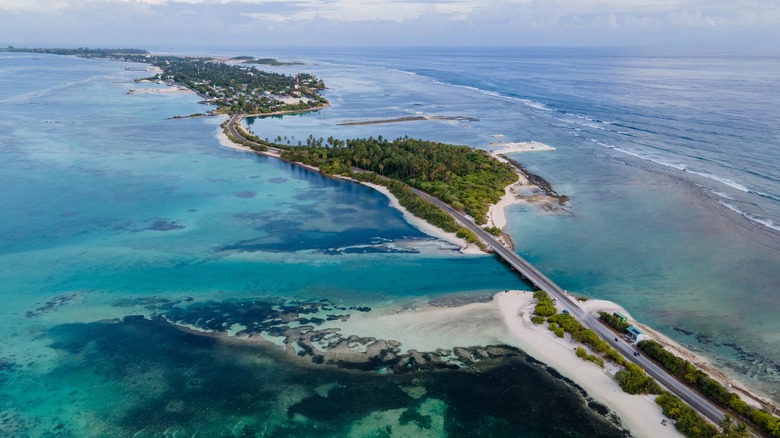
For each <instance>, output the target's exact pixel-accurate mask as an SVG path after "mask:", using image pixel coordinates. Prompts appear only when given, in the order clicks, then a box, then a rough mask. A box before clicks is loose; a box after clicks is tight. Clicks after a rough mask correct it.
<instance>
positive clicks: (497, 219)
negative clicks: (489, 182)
mask: <svg viewBox="0 0 780 438" xmlns="http://www.w3.org/2000/svg"><path fill="white" fill-rule="evenodd" d="M527 185H528V178H526V177H525V176H524V175H523V174H521V173H519V172H518V173H517V181H516V182H515V183H513V184H510V185H508V186H506V187H505V188H504V196H502V197H501V199H500V200H499V201H498V202H497V203H495V204H493V205H491V206H490V209H488V213H487V225H488V226H492V227H498V228H502V229H503V228H504V227H505V226H506V214H505V211H504V210H505V209H506V208H507V207H509V206H510V205H512V204H517V203H519V202H523V200H522V199H519V198H518V197H517V196H516V195H515V189H516V188H518V187H520V186H527Z"/></svg>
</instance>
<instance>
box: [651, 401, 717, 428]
mask: <svg viewBox="0 0 780 438" xmlns="http://www.w3.org/2000/svg"><path fill="white" fill-rule="evenodd" d="M655 402H656V403H657V404H658V405H659V406H661V409H662V410H663V414H664V416H666V417H667V418H671V419H672V420H675V424H674V427H675V428H676V429H677V430H678V431H680V433H682V434H683V435H685V436H687V437H689V438H710V437H713V436H715V435H716V434H717V433H718V431H717V429H716V428H715V426H713V425H712V424H710V423H709V422H708V421H707V420H705V419H704V418H702V417H701V415H699V414H698V413H696V411H695V410H694V409H693V408H692V407H690V406H688V405H687V404H685V402H683V401H682V400H680V399H679V398H678V397H676V396H674V395H672V394H670V393H668V392H664V393H663V394H661V395H659V396H658V398H656V399H655Z"/></svg>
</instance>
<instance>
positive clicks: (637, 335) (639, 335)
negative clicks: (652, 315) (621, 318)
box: [626, 325, 647, 342]
mask: <svg viewBox="0 0 780 438" xmlns="http://www.w3.org/2000/svg"><path fill="white" fill-rule="evenodd" d="M626 332H628V336H629V338H631V342H639V341H642V340H644V339H646V338H647V335H645V334H644V332H642V330H639V329H638V328H636V327H634V326H633V325H632V326H629V327H628V328H627V329H626Z"/></svg>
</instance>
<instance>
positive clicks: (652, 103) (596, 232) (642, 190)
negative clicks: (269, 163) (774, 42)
mask: <svg viewBox="0 0 780 438" xmlns="http://www.w3.org/2000/svg"><path fill="white" fill-rule="evenodd" d="M277 55H278V56H280V57H287V58H291V59H303V60H306V59H311V60H312V61H311V62H312V64H315V63H316V65H312V67H311V68H312V69H313V71H314V72H315V74H317V75H318V76H319V77H323V78H324V79H325V81H326V82H327V83H328V84H331V85H333V87H332V89H331V90H328V91H327V95H328V97H329V98H330V99H331V100H332V101H333V102H334V105H333V108H330V109H328V110H327V111H323V112H321V113H319V114H317V115H314V116H312V117H308V118H289V119H284V120H267V121H257V122H255V125H253V129H255V131H256V132H257V133H258V134H260V135H261V136H268V137H270V138H273V137H275V136H276V135H278V134H279V133H282V132H283V133H285V134H286V135H290V136H292V135H296V136H298V137H299V138H300V136H302V135H304V133H305V135H308V134H309V133H312V132H313V133H314V135H315V136H323V137H328V136H330V135H333V136H335V137H341V138H344V137H350V136H367V135H375V136H376V135H379V134H381V135H383V136H385V137H389V138H394V137H397V136H403V135H409V136H412V137H422V138H428V139H433V140H439V141H445V142H451V143H458V144H467V145H470V146H474V147H480V148H487V147H489V145H490V143H491V142H495V141H528V140H536V141H541V142H543V143H546V144H549V145H551V146H554V147H556V148H557V150H556V151H555V152H549V153H538V154H537V153H531V154H516V155H514V156H513V158H514V159H516V160H519V161H520V162H521V163H523V164H524V165H526V166H527V167H528V168H529V169H530V170H531V171H533V172H535V173H537V174H539V175H541V176H543V177H544V178H546V179H547V180H548V181H550V182H551V183H552V184H553V186H554V188H555V189H556V190H557V191H558V193H562V194H566V195H568V196H570V197H571V203H570V205H569V208H568V213H567V214H563V215H551V214H548V213H544V212H541V211H539V210H538V209H536V208H534V207H529V206H515V207H512V208H511V209H510V211H509V213H508V215H507V216H508V221H509V225H508V228H507V230H508V231H509V232H510V234H511V235H512V236H513V238H514V239H515V241H516V242H517V244H518V252H520V253H521V254H522V255H523V256H525V257H528V258H529V259H530V260H532V261H533V262H534V263H536V264H537V265H538V266H539V267H540V268H541V269H542V270H543V271H544V272H545V273H547V274H548V275H549V276H551V277H552V278H553V279H554V280H555V281H556V282H558V283H560V284H561V285H562V286H563V287H564V288H566V289H568V290H570V291H573V292H575V293H580V294H583V295H587V296H591V297H595V298H604V299H609V300H613V301H616V302H617V303H619V304H621V305H622V306H624V307H625V308H626V309H628V311H630V312H631V314H632V315H633V316H634V317H636V318H637V319H639V320H641V321H643V322H645V323H648V324H650V325H651V326H653V327H655V328H657V329H660V330H662V331H663V332H664V333H665V334H667V335H669V336H670V337H672V338H674V339H676V340H677V341H679V342H681V343H683V344H684V345H686V346H688V347H689V348H691V349H693V350H694V351H696V352H698V353H700V354H702V355H703V356H705V357H707V359H708V360H709V361H710V362H712V363H714V364H716V365H717V366H719V367H721V368H723V369H725V370H727V371H729V372H730V373H732V374H734V376H735V377H737V379H738V380H740V381H743V382H744V383H745V384H747V385H750V386H751V387H753V388H758V389H760V390H761V391H763V392H765V393H768V394H770V395H771V396H773V397H774V398H775V400H777V398H778V396H780V355H779V354H780V318H777V315H778V314H780V296H778V293H780V235H779V234H778V232H777V224H778V223H780V204H779V203H778V201H777V200H778V199H780V175H778V173H777V169H780V155H778V148H777V138H779V137H778V136H780V132H778V128H777V127H778V126H780V113H778V111H777V105H776V104H775V102H776V101H777V100H778V99H780V95H778V90H780V87H778V86H777V85H778V84H777V78H776V75H774V74H773V72H776V71H777V69H778V62H780V57H778V56H777V53H776V52H755V53H754V52H751V51H746V52H742V53H733V52H729V51H727V50H724V51H717V50H698V51H686V50H684V49H678V50H672V51H670V50H660V49H658V50H652V49H643V50H631V49H579V50H569V49H549V50H548V49H510V48H506V49H484V50H483V49H479V50H476V49H475V50H466V49H454V48H453V49H444V48H442V49H397V50H394V49H387V50H384V51H382V52H381V53H378V52H375V51H371V50H359V49H345V50H341V51H336V50H326V49H323V50H321V51H311V50H310V51H303V50H301V51H299V52H294V53H292V54H291V53H289V52H279V53H278V54H277ZM282 70H284V69H282ZM415 114H417V115H444V116H466V117H473V118H477V119H479V121H478V122H466V121H428V122H409V123H397V124H388V125H369V126H358V127H353V126H337V123H340V122H342V121H347V120H356V119H372V118H377V119H379V118H393V117H400V116H405V115H415ZM264 133H268V135H265V134H264ZM499 135H500V136H501V137H498V136H499Z"/></svg>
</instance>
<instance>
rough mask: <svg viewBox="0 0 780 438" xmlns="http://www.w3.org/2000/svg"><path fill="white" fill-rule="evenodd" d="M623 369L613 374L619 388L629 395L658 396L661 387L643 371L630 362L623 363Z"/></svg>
mask: <svg viewBox="0 0 780 438" xmlns="http://www.w3.org/2000/svg"><path fill="white" fill-rule="evenodd" d="M624 366H625V368H624V369H622V370H620V371H618V372H617V373H616V374H615V380H617V382H618V384H620V387H621V388H623V391H624V392H627V393H629V394H660V393H661V387H659V386H658V383H657V382H656V381H655V379H653V378H652V377H650V376H648V375H647V374H645V372H644V370H643V369H642V368H640V367H639V365H636V364H634V363H631V362H626V363H625V365H624Z"/></svg>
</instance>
